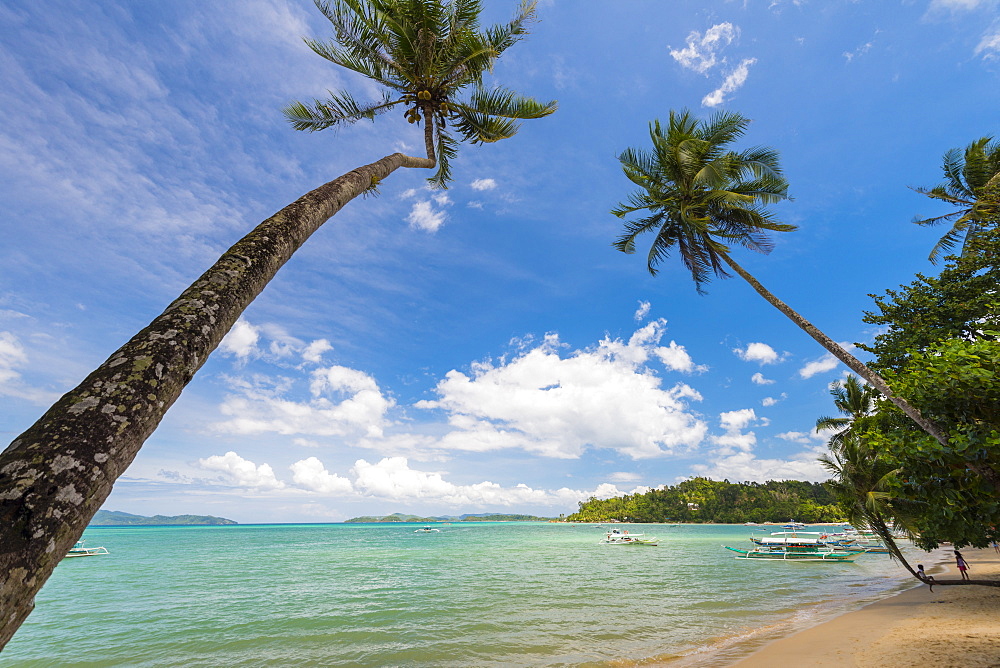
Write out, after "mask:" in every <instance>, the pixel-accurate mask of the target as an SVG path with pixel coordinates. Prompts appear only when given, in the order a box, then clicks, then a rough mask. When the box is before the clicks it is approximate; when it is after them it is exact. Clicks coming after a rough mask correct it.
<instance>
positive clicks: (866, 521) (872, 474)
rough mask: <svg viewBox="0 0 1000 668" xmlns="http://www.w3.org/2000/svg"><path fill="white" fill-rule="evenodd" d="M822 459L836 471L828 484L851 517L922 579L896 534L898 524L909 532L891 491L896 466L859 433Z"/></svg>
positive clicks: (821, 458) (850, 521) (848, 438)
mask: <svg viewBox="0 0 1000 668" xmlns="http://www.w3.org/2000/svg"><path fill="white" fill-rule="evenodd" d="M819 461H820V463H821V464H823V466H824V467H825V468H826V469H827V470H828V471H829V472H830V474H831V475H832V479H831V480H830V482H829V483H828V484H829V485H830V487H831V489H832V490H833V493H834V495H835V496H836V497H837V501H838V502H839V503H840V505H841V507H842V508H843V509H844V512H845V514H846V519H847V521H848V522H849V523H850V524H851V525H852V526H854V527H857V528H859V529H870V530H872V531H874V532H875V534H876V535H878V537H879V538H880V539H881V540H882V542H883V543H884V544H885V546H886V547H887V548H888V549H889V553H890V554H891V555H892V557H893V558H894V559H896V560H898V561H899V562H900V563H901V564H903V567H904V568H906V570H908V571H909V572H910V574H911V575H913V577H915V578H918V579H919V578H920V576H919V575H917V572H916V571H915V570H914V569H913V567H912V566H910V564H909V562H908V561H907V560H906V558H905V557H904V556H903V553H902V552H901V551H900V549H899V546H898V545H896V541H895V540H894V536H893V529H894V528H898V529H903V530H904V531H907V532H909V529H908V528H907V527H908V526H909V522H908V520H907V517H906V516H905V514H904V513H902V512H900V509H899V508H897V507H894V505H893V503H892V496H891V494H890V493H889V491H888V489H889V486H890V481H891V479H892V478H893V477H894V476H895V474H896V472H897V471H896V468H895V466H894V465H893V464H891V463H890V462H888V461H887V460H885V459H884V458H883V457H881V456H880V455H879V454H878V453H877V452H875V451H874V450H872V449H871V448H869V447H867V446H866V444H865V442H864V440H863V439H861V438H858V437H857V436H849V437H847V438H845V439H843V440H842V441H841V442H840V445H839V447H838V448H837V449H833V448H831V450H830V454H828V455H823V456H822V457H820V458H819Z"/></svg>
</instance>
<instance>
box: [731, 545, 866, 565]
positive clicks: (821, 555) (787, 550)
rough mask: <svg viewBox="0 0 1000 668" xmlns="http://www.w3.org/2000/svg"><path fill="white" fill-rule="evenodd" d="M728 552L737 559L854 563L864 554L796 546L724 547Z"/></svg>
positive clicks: (858, 551) (856, 551)
mask: <svg viewBox="0 0 1000 668" xmlns="http://www.w3.org/2000/svg"><path fill="white" fill-rule="evenodd" d="M723 547H725V548H726V549H727V550H732V551H733V552H736V553H737V556H736V559H761V560H770V561H837V562H841V561H846V562H850V561H853V560H854V559H856V558H857V557H858V555H861V554H864V552H862V551H860V550H845V551H840V550H833V549H829V548H823V547H806V546H802V547H800V546H795V545H781V546H773V547H772V546H767V545H758V546H757V547H754V548H753V549H749V550H745V549H743V548H739V547H729V546H728V545H723Z"/></svg>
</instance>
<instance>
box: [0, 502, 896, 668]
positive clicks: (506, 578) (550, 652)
mask: <svg viewBox="0 0 1000 668" xmlns="http://www.w3.org/2000/svg"><path fill="white" fill-rule="evenodd" d="M437 526H438V527H439V528H440V529H441V531H440V532H438V533H428V534H423V533H414V529H416V528H417V527H416V526H414V525H412V524H408V525H399V524H327V525H260V526H254V525H238V526H224V527H93V528H90V529H88V530H87V532H86V533H85V534H84V538H85V539H86V541H87V545H88V546H98V545H103V546H105V547H107V548H108V550H109V551H110V552H111V554H110V555H108V556H100V557H85V558H78V559H67V560H65V561H63V562H62V563H61V564H60V565H59V566H58V567H57V568H56V571H55V573H54V574H53V576H52V577H51V578H50V580H49V581H48V583H46V585H45V587H44V588H43V589H42V591H41V592H40V593H39V595H38V596H37V599H36V608H35V611H34V612H33V613H32V614H31V616H30V617H29V618H28V620H27V621H26V622H25V624H24V625H23V626H22V627H21V629H20V630H19V631H18V633H17V635H15V637H14V639H13V640H12V641H11V642H10V643H9V644H8V646H7V648H6V649H5V650H4V652H3V653H2V654H0V665H2V666H62V665H73V666H120V665H127V666H157V667H160V666H213V667H214V666H337V665H343V666H581V665H582V666H606V665H616V666H618V665H626V666H627V665H636V664H638V663H639V662H642V665H660V664H664V665H670V666H718V665H725V664H726V663H728V662H730V661H732V660H733V659H734V658H738V657H740V656H743V655H745V654H747V653H749V652H750V651H752V650H753V649H756V648H757V647H759V646H760V645H761V644H763V643H765V642H767V641H768V640H771V639H773V638H774V637H777V636H779V635H783V634H785V633H787V632H789V630H791V629H795V628H799V627H804V626H808V625H811V624H813V623H815V622H817V621H820V620H822V619H825V618H827V617H832V616H834V615H836V614H839V613H840V612H842V611H844V610H846V609H853V608H857V607H860V606H861V605H862V604H863V603H865V602H868V601H871V600H875V599H877V598H881V597H884V596H886V595H888V594H889V593H891V592H894V591H898V590H899V589H900V588H901V587H905V586H910V582H909V581H907V579H906V578H907V575H906V573H905V571H904V570H903V569H902V568H901V567H900V566H897V565H895V564H894V563H892V562H891V561H890V560H889V558H888V557H886V556H885V555H864V556H862V557H860V558H859V559H858V560H857V561H856V562H854V563H853V564H843V563H783V562H777V563H776V562H747V561H744V560H737V559H734V558H733V556H734V555H733V553H732V552H729V551H728V550H724V549H723V548H722V547H721V545H723V544H728V545H734V546H742V545H744V544H745V545H749V541H748V540H747V538H748V536H749V534H750V529H749V528H747V527H742V526H699V525H680V526H668V525H641V526H640V525H631V526H630V525H619V526H622V527H623V528H628V529H630V530H631V531H632V532H644V533H646V534H653V535H657V536H659V537H660V538H661V539H662V542H661V544H660V546H659V547H637V546H604V545H599V544H598V540H599V539H600V538H601V537H602V536H603V533H604V531H603V530H602V529H599V528H595V527H593V526H589V525H564V524H544V523H492V522H474V523H467V522H463V523H455V524H451V525H437Z"/></svg>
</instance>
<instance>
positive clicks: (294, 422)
mask: <svg viewBox="0 0 1000 668" xmlns="http://www.w3.org/2000/svg"><path fill="white" fill-rule="evenodd" d="M230 382H231V384H232V386H233V389H234V390H235V391H236V392H237V393H236V394H232V395H229V396H227V397H226V398H225V400H224V401H223V403H222V405H221V406H220V407H219V410H220V412H222V414H223V415H227V416H230V419H229V420H226V421H224V422H220V423H217V424H216V425H214V428H215V429H216V430H218V431H222V432H228V433H234V434H261V433H268V432H273V433H279V434H288V435H292V434H303V435H312V436H345V435H351V434H355V435H360V434H365V435H367V436H369V437H379V436H381V435H382V429H383V428H384V427H385V426H386V424H387V420H386V413H387V412H388V411H389V409H390V408H392V407H393V406H394V405H395V402H394V401H393V400H392V399H391V398H388V397H386V396H385V395H383V394H382V392H381V390H380V389H379V387H378V383H376V382H375V379H373V378H372V377H371V376H368V375H367V374H365V373H363V372H361V371H356V370H354V369H348V368H347V367H342V366H331V367H326V368H321V369H317V370H315V371H313V372H312V374H311V381H310V384H309V390H310V395H311V398H310V399H309V400H308V401H301V402H299V401H294V400H291V399H287V398H285V397H284V394H285V393H286V392H287V391H288V389H289V388H288V387H287V386H280V387H277V388H266V387H262V386H261V385H260V384H255V383H252V382H247V381H244V380H240V379H231V380H230Z"/></svg>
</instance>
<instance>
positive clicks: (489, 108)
mask: <svg viewBox="0 0 1000 668" xmlns="http://www.w3.org/2000/svg"><path fill="white" fill-rule="evenodd" d="M465 106H467V107H469V108H471V109H474V110H475V111H476V112H478V113H481V114H489V115H490V116H502V117H504V118H517V119H522V120H526V119H529V118H544V117H545V116H549V115H551V114H553V113H555V111H556V109H558V107H559V104H558V103H557V102H556V101H555V100H552V101H549V102H538V101H537V100H535V99H533V98H530V97H525V96H523V95H518V94H517V93H515V92H514V91H511V90H508V89H506V88H502V87H499V86H497V87H496V88H493V89H491V90H487V89H484V88H477V89H476V90H474V91H473V92H472V95H471V96H470V97H469V102H468V103H467V104H466V105H465Z"/></svg>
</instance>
